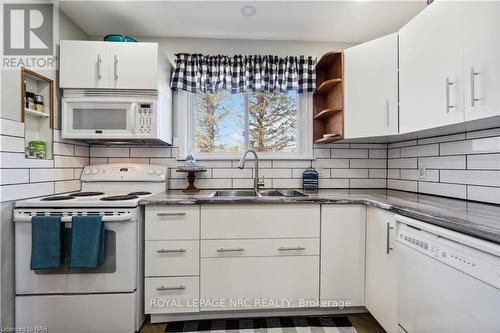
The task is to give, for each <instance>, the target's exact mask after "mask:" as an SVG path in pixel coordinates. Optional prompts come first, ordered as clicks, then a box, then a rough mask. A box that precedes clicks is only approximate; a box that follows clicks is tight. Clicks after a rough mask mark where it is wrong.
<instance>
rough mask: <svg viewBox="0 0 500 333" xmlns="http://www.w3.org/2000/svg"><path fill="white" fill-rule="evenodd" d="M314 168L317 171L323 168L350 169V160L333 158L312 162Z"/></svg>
mask: <svg viewBox="0 0 500 333" xmlns="http://www.w3.org/2000/svg"><path fill="white" fill-rule="evenodd" d="M312 166H313V168H315V169H317V170H318V169H321V168H332V169H334V168H349V159H346V158H345V159H343V158H331V159H317V160H314V161H312Z"/></svg>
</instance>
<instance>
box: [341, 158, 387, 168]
mask: <svg viewBox="0 0 500 333" xmlns="http://www.w3.org/2000/svg"><path fill="white" fill-rule="evenodd" d="M349 167H351V168H372V169H385V168H387V160H386V159H370V160H367V159H353V160H351V161H350V163H349Z"/></svg>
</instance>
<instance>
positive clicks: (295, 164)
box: [272, 160, 311, 168]
mask: <svg viewBox="0 0 500 333" xmlns="http://www.w3.org/2000/svg"><path fill="white" fill-rule="evenodd" d="M272 162H273V163H272V166H273V168H308V167H310V166H311V161H308V160H274V161H272Z"/></svg>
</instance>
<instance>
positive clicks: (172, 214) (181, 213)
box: [156, 212, 186, 216]
mask: <svg viewBox="0 0 500 333" xmlns="http://www.w3.org/2000/svg"><path fill="white" fill-rule="evenodd" d="M156 215H157V216H184V215H186V213H183V212H173V213H157V214H156Z"/></svg>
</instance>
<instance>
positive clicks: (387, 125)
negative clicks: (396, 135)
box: [385, 100, 390, 127]
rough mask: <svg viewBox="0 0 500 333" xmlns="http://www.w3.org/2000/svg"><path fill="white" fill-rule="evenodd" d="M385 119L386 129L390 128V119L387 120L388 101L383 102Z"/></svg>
mask: <svg viewBox="0 0 500 333" xmlns="http://www.w3.org/2000/svg"><path fill="white" fill-rule="evenodd" d="M385 119H386V127H389V126H390V119H389V101H388V100H387V101H385Z"/></svg>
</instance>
